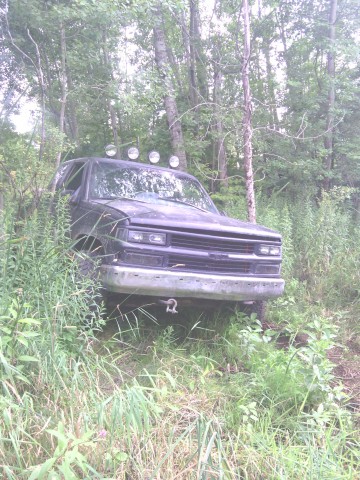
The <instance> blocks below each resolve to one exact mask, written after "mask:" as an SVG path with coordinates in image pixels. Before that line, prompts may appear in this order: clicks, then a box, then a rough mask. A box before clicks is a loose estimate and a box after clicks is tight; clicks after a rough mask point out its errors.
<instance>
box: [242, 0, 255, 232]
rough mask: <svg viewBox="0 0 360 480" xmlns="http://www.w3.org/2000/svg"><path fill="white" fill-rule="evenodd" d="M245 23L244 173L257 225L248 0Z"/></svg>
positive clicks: (251, 219)
mask: <svg viewBox="0 0 360 480" xmlns="http://www.w3.org/2000/svg"><path fill="white" fill-rule="evenodd" d="M242 8H243V21H244V52H243V65H242V85H243V91H244V117H243V141H244V147H243V148H244V150H243V153H244V171H245V188H246V204H247V215H248V220H249V222H251V223H256V207H255V191H254V172H253V162H252V106H251V88H250V79H249V70H250V69H249V62H250V14H249V3H248V0H243V4H242Z"/></svg>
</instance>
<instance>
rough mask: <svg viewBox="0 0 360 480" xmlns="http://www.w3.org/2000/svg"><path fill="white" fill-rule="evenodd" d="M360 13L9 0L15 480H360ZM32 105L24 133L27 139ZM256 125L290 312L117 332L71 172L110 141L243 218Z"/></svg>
mask: <svg viewBox="0 0 360 480" xmlns="http://www.w3.org/2000/svg"><path fill="white" fill-rule="evenodd" d="M247 10H248V13H249V19H250V37H249V39H248V38H247V32H246V27H247V25H246V23H247V22H246V18H247V17H246V15H245V13H246V11H247ZM359 10H360V7H359V4H358V2H357V1H355V0H341V1H340V0H339V1H337V0H316V1H309V0H296V1H294V0H276V1H272V0H269V1H268V0H263V1H261V0H258V1H256V2H250V5H249V6H248V5H247V2H246V1H244V2H243V3H242V2H240V1H238V0H216V1H214V2H212V3H209V2H206V1H202V0H189V1H185V0H177V1H176V0H174V1H170V0H168V1H163V2H161V1H155V0H143V1H137V2H132V1H123V2H122V1H115V0H114V1H113V0H102V1H101V2H96V1H90V0H67V1H62V0H58V1H55V0H54V1H45V0H42V1H40V0H33V1H31V2H29V1H26V0H11V1H10V2H8V3H7V2H3V3H2V4H1V7H0V14H1V17H0V28H1V46H0V49H1V64H0V72H1V73H0V85H1V92H2V97H3V102H2V109H1V115H0V128H1V130H0V139H1V145H0V185H1V192H0V215H1V217H2V222H1V224H0V235H1V238H0V263H1V276H2V289H1V293H0V331H1V341H0V382H1V391H0V406H1V408H0V412H1V413H0V461H1V465H0V469H2V474H3V476H4V478H7V479H19V478H31V479H37V478H49V479H50V478H51V479H57V478H65V479H73V478H74V479H77V478H116V479H145V478H153V479H171V480H173V479H175V478H181V479H192V478H194V479H195V478H196V479H202V480H205V479H208V480H210V479H242V478H244V479H260V478H266V479H274V480H275V479H280V478H284V479H285V478H289V479H297V478H309V479H310V478H314V479H315V478H316V479H319V478H321V479H336V480H338V479H340V478H341V479H343V478H344V479H345V478H346V479H352V478H359V476H360V469H359V463H360V462H359V457H360V448H359V446H360V445H359V432H358V423H357V422H358V408H359V404H360V383H359V380H357V379H358V373H357V372H358V369H359V365H360V363H359V362H360V360H358V353H359V352H360V342H359V340H358V335H359V326H358V319H359V311H360V309H359V293H360V273H359V272H360V269H359V265H360V246H359V240H358V239H359V232H360V228H359V220H360V153H359V152H360V136H359V131H360V63H359V61H360V55H359V53H360V12H359ZM248 40H250V42H249V43H248ZM248 47H249V48H250V50H249V51H248V50H247V49H248ZM246 77H247V78H248V80H249V86H250V92H251V97H252V98H251V103H247V102H246V95H244V94H245V89H244V78H246ZM23 101H27V102H29V101H30V102H31V104H32V105H34V112H33V115H32V121H33V128H32V129H31V131H30V133H25V134H23V133H18V132H17V131H16V129H15V127H14V125H13V123H12V119H13V118H14V117H13V115H14V114H16V113H18V112H19V109H20V108H21V104H22V102H23ZM249 107H251V108H249ZM20 111H21V110H20ZM249 118H250V119H251V124H250V138H251V147H252V151H251V152H250V154H251V156H250V158H251V161H252V168H253V179H252V180H254V185H255V194H256V206H257V208H256V216H257V221H258V222H259V223H262V224H265V225H267V226H269V227H272V228H274V229H276V230H279V231H281V233H282V234H283V239H284V263H283V275H284V277H285V279H286V292H285V295H284V296H283V297H282V298H281V299H279V300H277V301H275V302H273V303H272V304H271V305H270V306H269V312H268V317H267V320H266V322H265V323H260V322H259V321H258V320H257V319H256V318H254V317H251V318H247V317H245V316H244V315H243V314H242V313H240V312H235V313H233V312H232V313H231V312H227V311H220V312H217V313H216V314H213V315H211V316H209V315H207V314H206V313H204V312H187V313H185V314H182V315H181V316H180V317H179V318H178V319H176V320H172V321H169V320H166V324H165V325H163V324H162V321H163V319H162V318H160V317H161V315H160V314H159V317H158V316H157V315H154V314H153V313H151V312H150V311H149V310H147V309H145V308H143V307H142V306H139V308H138V309H137V310H135V311H133V312H132V313H131V314H129V315H127V316H126V318H125V319H123V321H122V322H119V321H118V322H113V323H112V326H110V327H109V326H108V325H107V326H106V327H105V326H104V321H103V316H102V315H101V312H99V311H98V310H97V309H96V308H93V307H94V305H93V303H94V295H93V293H92V292H95V291H96V288H93V287H95V286H94V285H92V284H91V282H90V281H87V280H83V283H81V284H79V281H78V279H77V276H76V265H74V262H73V260H72V255H71V245H70V244H69V240H68V236H67V231H68V228H69V225H68V219H67V213H66V209H65V208H63V207H62V206H59V212H58V215H57V217H56V219H55V218H51V217H49V215H48V210H47V207H46V202H45V201H44V200H46V199H47V198H48V194H47V193H45V192H44V190H45V189H46V187H47V185H48V183H49V180H50V178H51V176H52V174H53V172H54V171H55V169H56V167H57V166H58V165H59V164H60V162H62V161H64V160H65V159H69V158H74V157H80V156H87V155H91V156H95V155H96V156H103V150H104V146H105V145H106V144H108V143H114V144H115V145H116V146H117V147H118V149H119V152H120V155H124V154H125V152H126V149H127V147H128V146H130V145H134V144H136V145H138V147H139V149H140V152H141V153H142V156H143V157H142V158H143V160H145V157H146V153H147V152H148V151H150V150H153V149H155V150H158V151H160V153H161V156H162V158H166V157H167V156H169V155H170V154H171V153H177V154H178V155H179V157H180V160H181V167H182V168H183V169H186V170H188V171H189V172H190V173H192V174H194V175H195V176H197V177H198V178H199V180H200V181H201V182H202V183H203V184H204V185H205V186H206V187H207V188H208V190H209V191H210V192H211V194H212V197H213V199H214V201H215V202H216V203H217V204H218V205H219V206H220V207H221V208H222V209H225V210H226V211H227V212H228V214H229V215H231V216H234V217H239V218H246V217H247V215H248V213H249V211H248V202H247V201H246V198H247V184H246V181H245V177H246V175H245V174H244V163H246V162H244V160H246V157H247V155H248V154H249V152H247V151H246V147H247V146H248V145H249V143H248V142H247V140H246V137H244V131H245V130H246V127H249V123H246V122H245V120H249ZM248 133H249V131H248ZM244 138H245V140H244ZM109 328H110V329H109Z"/></svg>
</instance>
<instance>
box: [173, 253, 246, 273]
mask: <svg viewBox="0 0 360 480" xmlns="http://www.w3.org/2000/svg"><path fill="white" fill-rule="evenodd" d="M168 268H171V269H174V270H179V271H183V272H184V271H187V272H188V271H190V272H210V273H223V274H227V273H229V274H232V275H237V274H249V273H250V270H251V263H250V262H246V261H239V260H230V259H229V260H222V259H220V260H215V259H212V258H207V257H185V256H183V255H170V256H169V259H168Z"/></svg>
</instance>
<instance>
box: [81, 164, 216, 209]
mask: <svg viewBox="0 0 360 480" xmlns="http://www.w3.org/2000/svg"><path fill="white" fill-rule="evenodd" d="M89 195H90V197H91V198H97V199H108V200H112V199H117V198H127V199H134V200H139V201H142V202H146V203H158V204H161V205H164V204H168V205H177V206H183V207H184V206H185V207H189V206H190V207H195V208H199V209H201V210H205V211H207V212H212V213H218V212H217V210H216V207H215V205H214V204H213V202H212V200H211V199H210V197H209V195H208V194H207V193H206V191H205V190H204V189H203V188H202V186H201V184H200V183H199V182H198V181H197V180H195V179H193V178H191V177H188V176H186V175H182V174H181V173H180V174H179V173H173V172H170V171H167V170H155V169H149V168H144V167H142V166H141V165H134V166H130V167H129V166H128V165H115V164H112V163H97V164H95V165H94V168H93V169H92V175H91V179H90V185H89Z"/></svg>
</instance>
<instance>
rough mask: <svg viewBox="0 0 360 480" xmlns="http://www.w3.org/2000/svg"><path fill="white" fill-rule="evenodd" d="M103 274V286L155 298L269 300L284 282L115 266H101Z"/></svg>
mask: <svg viewBox="0 0 360 480" xmlns="http://www.w3.org/2000/svg"><path fill="white" fill-rule="evenodd" d="M100 273H101V280H102V282H103V285H104V288H106V289H107V290H109V291H111V292H115V293H125V294H132V295H146V296H154V297H174V298H176V297H186V298H205V299H212V300H229V301H251V300H266V299H269V298H276V297H279V296H280V295H281V294H282V293H283V291H284V284H285V282H284V280H282V279H281V278H279V279H274V278H261V279H259V278H252V277H234V276H231V275H211V274H209V275H205V274H201V273H189V272H172V271H168V270H161V271H160V270H151V269H144V268H129V267H122V266H121V267H120V266H112V265H102V266H101V267H100Z"/></svg>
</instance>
